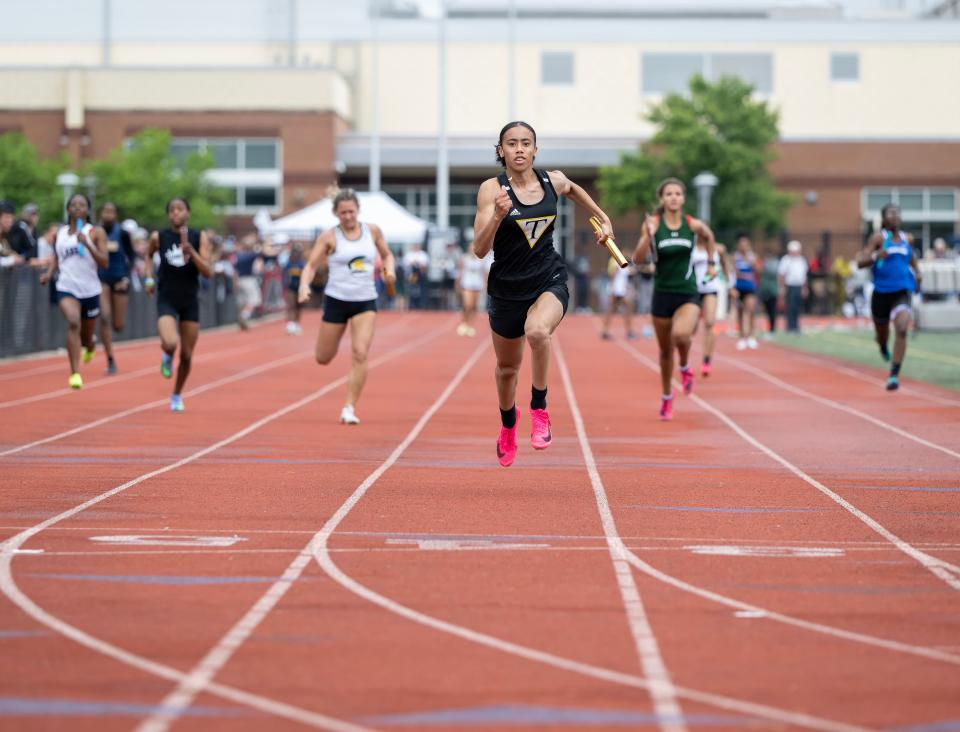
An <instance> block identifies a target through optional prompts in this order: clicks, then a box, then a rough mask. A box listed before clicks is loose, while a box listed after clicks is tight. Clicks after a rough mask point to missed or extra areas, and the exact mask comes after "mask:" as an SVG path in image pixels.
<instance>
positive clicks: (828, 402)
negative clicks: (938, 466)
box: [727, 359, 960, 460]
mask: <svg viewBox="0 0 960 732" xmlns="http://www.w3.org/2000/svg"><path fill="white" fill-rule="evenodd" d="M727 363H728V364H729V365H730V366H733V367H735V368H738V369H740V370H741V371H746V372H747V373H750V374H753V375H754V376H758V377H760V378H761V379H763V380H764V381H766V382H768V383H770V384H773V385H774V386H777V387H779V388H781V389H783V390H784V391H788V392H790V393H791V394H796V395H797V396H801V397H803V398H805V399H809V400H811V401H814V402H817V403H818V404H823V405H824V406H827V407H831V408H832V409H838V410H840V411H841V412H846V413H847V414H852V415H853V416H854V417H859V418H860V419H864V420H866V421H867V422H870V424H873V425H876V426H877V427H880V428H881V429H885V430H887V431H888V432H893V433H894V434H895V435H899V436H900V437H904V438H906V439H908V440H913V441H914V442H916V443H917V444H919V445H923V446H924V447H929V448H930V449H932V450H939V451H940V452H942V453H944V454H945V455H949V456H950V457H953V458H957V459H958V460H960V452H957V451H955V450H951V449H950V448H949V447H944V446H943V445H938V444H937V443H935V442H930V441H929V440H925V439H923V438H922V437H917V436H916V435H914V434H912V433H910V432H907V431H906V430H902V429H900V428H899V427H894V426H893V425H891V424H887V423H886V422H884V421H882V420H879V419H877V418H876V417H874V416H872V415H869V414H867V413H866V412H861V411H860V410H859V409H856V408H854V407H850V406H847V405H846V404H841V403H840V402H837V401H834V400H833V399H828V398H827V397H822V396H819V395H817V394H814V393H813V392H809V391H807V390H806V389H801V388H800V387H799V386H794V385H793V384H788V383H787V382H785V381H783V380H782V379H778V378H777V377H776V376H770V374H767V373H765V372H763V371H761V370H760V369H758V368H755V367H753V366H750V365H749V364H746V363H743V362H741V361H739V360H736V359H730V360H729V361H728V362H727Z"/></svg>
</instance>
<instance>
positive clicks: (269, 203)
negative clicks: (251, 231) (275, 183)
mask: <svg viewBox="0 0 960 732" xmlns="http://www.w3.org/2000/svg"><path fill="white" fill-rule="evenodd" d="M243 193H244V196H243V203H244V205H245V206H247V207H248V208H260V207H261V206H263V207H265V208H274V207H275V206H276V205H277V189H276V188H272V187H271V188H268V187H263V186H261V187H250V188H244V191H243Z"/></svg>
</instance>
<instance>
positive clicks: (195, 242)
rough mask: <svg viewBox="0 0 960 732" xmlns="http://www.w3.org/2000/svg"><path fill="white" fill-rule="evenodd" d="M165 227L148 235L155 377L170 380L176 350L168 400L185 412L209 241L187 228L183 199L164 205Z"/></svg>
mask: <svg viewBox="0 0 960 732" xmlns="http://www.w3.org/2000/svg"><path fill="white" fill-rule="evenodd" d="M167 218H169V219H170V228H169V229H164V230H163V231H155V232H153V234H152V235H151V236H150V249H149V251H148V252H147V261H146V265H147V277H146V280H145V282H144V284H145V286H146V290H147V294H153V288H154V285H156V287H157V330H158V331H159V333H160V347H161V348H162V349H163V357H162V360H161V361H160V373H161V374H163V378H165V379H169V378H170V377H171V376H172V375H173V355H174V353H176V351H177V346H179V347H180V366H179V368H178V369H177V381H176V384H175V386H174V388H173V394H172V395H171V396H170V409H171V410H172V411H174V412H182V411H183V410H184V405H183V397H182V396H181V395H180V394H181V392H182V391H183V385H184V384H185V383H186V381H187V376H189V375H190V363H191V360H192V358H193V349H194V348H195V347H196V345H197V337H198V336H199V335H200V296H199V289H200V275H203V276H204V277H211V276H213V266H212V265H211V263H210V242H209V240H208V239H207V234H206V232H203V231H198V230H197V229H190V228H188V227H187V223H188V222H189V221H190V204H189V203H187V201H186V199H184V198H171V199H170V202H169V203H168V204H167ZM154 252H160V270H159V272H158V274H157V280H158V281H157V282H154V279H153V254H154Z"/></svg>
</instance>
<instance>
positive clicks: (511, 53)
mask: <svg viewBox="0 0 960 732" xmlns="http://www.w3.org/2000/svg"><path fill="white" fill-rule="evenodd" d="M507 77H508V79H507V81H508V92H507V93H508V95H509V99H508V103H507V119H510V120H514V119H516V118H517V0H509V3H508V4H507Z"/></svg>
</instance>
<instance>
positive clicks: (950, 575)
mask: <svg viewBox="0 0 960 732" xmlns="http://www.w3.org/2000/svg"><path fill="white" fill-rule="evenodd" d="M619 345H620V347H621V348H622V349H623V350H624V351H626V353H627V354H628V355H630V356H632V357H633V358H634V359H635V360H637V361H639V362H640V363H642V364H643V365H645V366H646V367H647V368H649V369H650V370H651V371H654V372H655V373H660V366H659V364H655V363H654V362H653V361H651V360H650V359H649V358H647V357H646V356H644V355H643V354H642V353H640V352H639V351H637V350H636V349H635V348H633V347H631V346H627V345H624V344H619ZM690 398H691V399H692V400H693V402H694V403H695V404H697V405H698V406H700V407H701V408H702V409H704V410H705V411H707V412H709V413H710V414H712V415H713V416H714V417H716V418H717V419H719V420H720V421H721V422H723V423H724V424H725V425H727V427H729V428H730V429H731V430H733V431H734V432H735V433H737V435H739V436H740V437H741V438H742V439H743V440H744V441H745V442H747V443H748V444H750V445H752V446H753V447H755V448H756V449H758V450H759V451H760V452H762V453H763V454H764V455H766V456H767V457H769V458H770V459H771V460H774V461H776V462H778V463H779V464H780V465H782V466H783V467H784V468H786V469H787V470H789V471H790V472H791V473H793V474H794V475H796V476H797V477H798V478H800V479H801V480H803V481H804V482H806V483H808V484H809V485H811V486H813V487H814V488H816V489H817V490H818V491H820V492H821V493H822V494H823V495H825V496H826V497H827V498H829V499H830V500H831V501H833V502H834V503H836V504H837V505H838V506H840V507H842V508H843V509H844V510H846V511H847V512H849V513H851V514H852V515H853V516H855V517H856V518H858V519H859V520H860V521H862V522H863V523H864V524H866V525H867V526H869V527H870V528H871V529H873V531H875V532H876V533H877V534H879V535H880V536H882V537H883V538H884V539H886V540H887V541H888V542H890V543H891V544H893V545H894V546H895V547H897V549H899V550H900V551H901V552H903V553H904V554H906V555H907V556H909V557H911V558H912V559H914V560H916V561H917V562H919V563H920V564H921V565H922V566H923V567H925V568H926V569H927V570H929V571H930V572H931V573H932V574H934V575H935V576H936V577H938V578H939V579H941V580H943V581H944V582H945V583H946V584H947V585H949V586H950V587H952V588H953V589H955V590H960V577H958V576H955V574H954V573H957V574H960V567H958V566H957V565H954V564H950V563H949V562H947V561H945V560H943V559H938V558H936V557H933V556H931V555H929V554H927V553H925V552H922V551H920V550H919V549H917V548H916V547H914V546H912V545H911V544H908V543H907V542H906V541H904V540H903V539H901V538H900V537H899V536H897V535H896V534H894V533H893V532H891V531H890V530H889V529H887V528H886V527H885V526H883V525H882V524H881V523H880V522H878V521H876V520H875V519H873V518H872V517H870V516H868V515H867V514H866V513H864V512H863V511H861V510H860V509H859V508H857V507H856V506H854V505H853V504H852V503H850V502H849V501H847V500H846V499H844V498H843V497H842V496H840V495H838V494H837V493H834V492H833V491H832V490H830V489H829V488H827V487H826V486H825V485H824V484H823V483H821V482H820V481H818V480H816V479H815V478H812V477H810V476H809V475H807V474H806V473H805V472H803V471H802V470H801V469H800V468H798V467H797V466H796V465H794V464H793V463H791V462H790V461H789V460H787V459H786V458H784V457H782V456H781V455H780V454H778V453H776V452H774V451H773V450H771V449H770V448H769V447H767V446H766V445H764V444H763V443H762V442H760V441H759V440H757V439H756V438H754V437H753V436H752V435H750V434H749V433H748V432H747V431H746V430H744V429H743V428H742V427H740V425H738V424H737V423H736V422H734V421H733V420H732V419H730V417H728V416H727V415H726V414H724V413H723V412H721V411H720V410H719V409H716V408H715V407H714V406H713V405H711V404H709V403H708V402H707V401H705V400H704V399H702V398H700V397H699V396H697V395H696V394H692V395H691V396H690Z"/></svg>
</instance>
